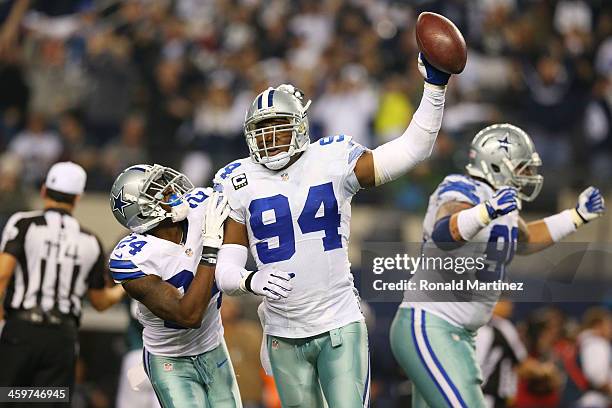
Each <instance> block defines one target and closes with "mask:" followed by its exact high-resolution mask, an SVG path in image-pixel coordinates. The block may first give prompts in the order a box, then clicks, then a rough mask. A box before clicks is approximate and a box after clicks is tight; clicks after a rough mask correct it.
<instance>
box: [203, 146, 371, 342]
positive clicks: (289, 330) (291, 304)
mask: <svg viewBox="0 0 612 408" xmlns="http://www.w3.org/2000/svg"><path fill="white" fill-rule="evenodd" d="M364 151H365V148H364V147H363V146H361V145H359V144H357V143H355V142H353V141H352V140H351V138H350V137H348V136H344V135H339V136H330V137H326V138H323V139H320V140H319V141H316V142H314V143H312V144H311V145H310V146H309V147H308V149H306V151H304V153H303V154H302V156H301V157H300V158H299V159H298V160H297V161H296V162H295V163H293V164H292V165H291V166H289V167H288V168H286V169H284V170H279V171H274V170H269V169H268V168H266V167H264V166H263V165H261V164H257V163H254V162H252V161H251V159H250V158H246V159H241V160H238V161H235V162H233V163H230V164H229V165H227V166H225V167H224V168H222V169H221V170H219V172H218V173H217V175H216V176H215V183H216V186H215V187H216V188H222V189H223V192H224V193H225V195H226V196H227V197H228V199H229V204H230V207H231V208H232V212H231V213H230V217H231V218H232V219H234V220H235V221H237V222H239V223H241V224H245V226H246V228H247V232H248V239H249V247H250V251H251V253H252V255H253V257H254V258H255V261H256V263H257V268H258V270H262V269H265V268H271V267H275V268H278V269H280V270H283V271H286V272H293V273H295V277H294V278H293V281H292V283H293V290H292V292H291V293H290V295H289V297H288V298H287V299H284V300H280V301H271V300H268V299H265V300H264V308H263V316H261V317H262V320H263V321H262V323H263V325H264V331H265V332H266V334H271V335H276V336H281V337H288V338H303V337H309V336H314V335H317V334H320V333H324V332H326V331H329V330H332V329H334V328H338V327H341V326H344V325H346V324H349V323H352V322H355V321H359V320H361V319H363V316H362V314H361V311H360V309H359V301H358V296H357V293H356V290H355V287H354V286H353V277H352V275H351V273H350V263H349V260H348V239H349V223H350V219H351V199H352V197H353V195H354V194H355V193H356V192H357V191H358V190H359V189H360V186H359V182H358V181H357V178H356V176H355V173H354V172H353V170H354V167H355V163H356V162H357V159H358V158H359V157H360V156H361V154H362V153H363V152H364Z"/></svg>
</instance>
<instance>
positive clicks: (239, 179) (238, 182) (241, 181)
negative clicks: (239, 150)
mask: <svg viewBox="0 0 612 408" xmlns="http://www.w3.org/2000/svg"><path fill="white" fill-rule="evenodd" d="M248 184H249V181H248V180H247V177H246V174H244V173H242V174H238V175H236V176H234V177H232V185H233V186H234V190H239V189H241V188H242V187H245V186H246V185H248Z"/></svg>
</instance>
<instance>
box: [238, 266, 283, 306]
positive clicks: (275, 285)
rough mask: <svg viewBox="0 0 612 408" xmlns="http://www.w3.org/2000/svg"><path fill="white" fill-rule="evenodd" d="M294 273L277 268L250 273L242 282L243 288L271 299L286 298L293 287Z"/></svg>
mask: <svg viewBox="0 0 612 408" xmlns="http://www.w3.org/2000/svg"><path fill="white" fill-rule="evenodd" d="M294 276H295V274H294V273H288V272H284V271H281V270H279V269H277V268H274V267H272V268H266V269H261V270H259V271H256V272H252V273H251V274H249V275H248V276H247V277H246V278H245V279H244V280H243V283H241V287H242V289H243V290H246V291H248V292H251V293H253V294H255V295H258V296H265V297H267V298H268V299H271V300H280V299H285V298H286V297H287V296H289V292H291V289H293V284H292V283H291V279H293V277H294Z"/></svg>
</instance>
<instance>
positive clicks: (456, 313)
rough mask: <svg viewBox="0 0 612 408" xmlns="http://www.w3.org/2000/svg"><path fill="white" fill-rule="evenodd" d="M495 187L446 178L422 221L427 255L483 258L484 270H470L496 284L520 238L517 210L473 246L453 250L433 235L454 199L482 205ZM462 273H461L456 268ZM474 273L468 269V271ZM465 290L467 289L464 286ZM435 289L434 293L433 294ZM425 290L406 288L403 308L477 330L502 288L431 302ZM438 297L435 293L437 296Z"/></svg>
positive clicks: (431, 273)
mask: <svg viewBox="0 0 612 408" xmlns="http://www.w3.org/2000/svg"><path fill="white" fill-rule="evenodd" d="M494 193H495V191H494V190H493V189H492V188H491V187H490V186H489V185H488V184H486V183H484V182H481V181H478V180H476V179H473V178H471V177H469V176H465V175H461V174H451V175H449V176H447V177H446V178H445V179H444V180H443V181H442V183H440V185H439V186H438V188H437V189H436V190H435V191H434V192H433V194H432V195H431V196H430V198H429V205H428V207H427V213H426V215H425V220H424V221H423V242H424V243H425V246H424V255H426V256H433V257H442V258H444V257H446V256H453V257H458V258H459V257H463V258H472V259H476V258H484V265H485V268H484V269H481V270H478V271H475V272H471V273H474V274H475V276H474V277H472V276H469V278H470V279H473V278H475V279H476V280H478V281H481V282H493V281H498V280H504V275H505V272H506V267H507V266H508V264H509V263H510V262H511V261H512V258H513V256H514V252H515V249H516V242H517V238H518V217H519V216H518V211H513V212H511V213H509V214H507V215H504V216H502V217H499V218H497V219H495V220H493V221H492V222H491V223H490V224H489V225H487V226H486V227H484V228H483V229H481V230H480V231H479V232H478V233H477V234H476V236H475V237H474V238H472V240H471V242H472V244H468V245H464V246H462V247H460V248H458V249H455V250H452V251H448V252H445V251H442V250H439V249H438V248H437V247H436V245H435V244H434V243H433V240H432V239H431V234H432V232H433V229H434V226H435V224H436V215H437V213H438V209H439V208H440V207H441V206H442V205H443V204H445V203H447V202H450V201H458V202H462V203H467V204H471V205H478V204H480V203H482V202H484V201H486V200H488V199H490V198H491V197H492V196H493V194H494ZM457 273H458V272H457ZM465 273H470V272H465ZM453 274H455V272H453V271H449V270H440V271H437V270H423V269H419V270H417V271H416V273H415V278H416V279H415V281H417V285H418V284H419V283H418V281H419V280H421V279H424V280H427V281H429V282H431V281H434V282H435V281H448V280H449V279H455V278H461V277H462V276H461V275H453ZM466 291H467V290H466ZM431 293H435V292H431ZM431 293H428V292H427V291H420V290H408V291H406V293H405V296H404V300H405V301H404V303H402V305H401V306H400V307H416V308H422V309H425V310H426V311H428V312H430V313H432V314H435V315H437V316H438V317H441V318H443V319H444V320H446V321H448V322H450V323H452V324H454V325H456V326H461V327H464V328H467V329H470V330H476V329H478V328H479V327H481V326H482V325H484V324H485V323H487V322H488V321H489V319H490V318H491V314H492V311H493V307H494V306H495V303H496V302H497V299H498V297H499V294H500V292H499V291H493V290H489V291H484V294H483V293H482V292H480V293H475V294H474V299H477V300H472V301H457V302H440V301H428V300H431V299H432V294H431ZM433 296H435V295H433Z"/></svg>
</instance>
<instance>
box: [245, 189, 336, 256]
mask: <svg viewBox="0 0 612 408" xmlns="http://www.w3.org/2000/svg"><path fill="white" fill-rule="evenodd" d="M321 205H323V214H322V215H319V216H317V213H318V212H319V209H320V208H321ZM249 212H250V214H251V217H250V219H249V224H250V225H251V231H252V232H253V235H254V236H255V238H257V239H259V240H270V239H274V238H276V239H277V240H278V244H277V245H275V246H274V247H271V246H270V241H262V242H259V243H257V244H256V245H255V248H256V249H257V256H258V257H259V260H260V261H261V262H263V263H265V264H268V263H272V262H280V261H285V260H287V259H290V258H291V257H292V256H293V254H295V231H294V229H293V217H292V215H291V208H290V206H289V199H288V198H287V197H286V196H284V195H282V194H277V195H275V196H272V197H264V198H258V199H256V200H253V201H251V204H250V205H249ZM272 215H273V217H272ZM266 216H267V217H266ZM297 223H298V225H299V227H300V229H301V230H302V233H304V234H308V233H311V232H316V231H324V232H325V235H324V237H323V249H324V250H325V251H331V250H333V249H338V248H341V247H342V238H341V237H340V233H339V232H338V228H339V227H340V213H339V212H338V201H337V200H336V196H335V194H334V187H333V185H332V183H331V182H329V183H325V184H320V185H318V186H312V187H310V189H309V190H308V196H307V197H306V203H305V204H304V208H303V209H302V213H301V214H300V216H299V218H298V220H297Z"/></svg>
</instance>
